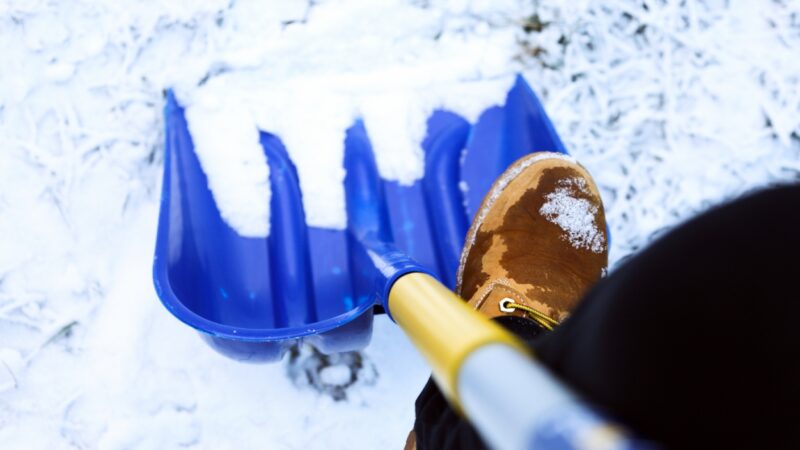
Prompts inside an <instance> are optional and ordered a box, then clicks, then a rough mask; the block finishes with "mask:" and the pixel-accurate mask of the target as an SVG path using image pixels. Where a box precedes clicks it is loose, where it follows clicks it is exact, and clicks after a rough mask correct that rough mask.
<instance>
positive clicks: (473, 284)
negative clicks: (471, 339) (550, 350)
mask: <svg viewBox="0 0 800 450" xmlns="http://www.w3.org/2000/svg"><path fill="white" fill-rule="evenodd" d="M607 243H608V237H607V235H606V223H605V213H604V211H603V204H602V200H601V199H600V194H599V192H598V190H597V186H596V185H595V183H594V181H593V180H592V177H591V175H589V172H587V171H586V169H584V168H583V167H582V166H580V165H579V164H577V163H576V162H575V161H574V160H573V159H572V158H571V157H569V156H565V155H562V154H558V153H545V152H541V153H534V154H531V155H528V156H526V157H524V158H522V159H520V160H518V161H517V162H516V163H514V164H513V165H512V166H511V167H509V168H508V169H507V170H506V172H505V173H503V174H502V175H501V176H500V178H498V180H497V181H495V183H494V185H493V186H492V188H491V189H490V191H489V193H488V194H487V195H486V197H485V198H484V200H483V203H482V204H481V207H480V209H479V210H478V213H477V215H476V217H475V220H474V221H473V223H472V226H471V227H470V229H469V231H468V232H467V239H466V243H465V245H464V250H463V252H462V254H461V264H460V266H459V270H458V286H457V288H456V293H458V294H459V295H460V296H461V297H462V298H465V299H468V301H469V303H470V304H471V305H473V306H474V307H475V309H477V310H479V311H481V312H482V313H484V314H486V315H487V316H489V317H496V316H500V315H516V316H523V317H528V318H531V319H533V320H535V321H536V322H537V323H539V325H541V326H543V327H544V328H546V329H552V327H553V326H554V325H556V324H557V323H558V322H560V321H562V320H564V319H565V318H566V317H567V316H568V315H569V313H570V311H572V309H573V308H574V307H575V305H576V304H577V302H578V301H579V300H580V299H581V297H582V296H583V294H584V293H585V292H586V290H587V289H588V288H589V287H590V286H592V285H593V284H594V283H595V282H596V281H597V280H599V279H600V277H601V276H602V274H603V272H604V271H605V268H606V265H607V264H608V245H607Z"/></svg>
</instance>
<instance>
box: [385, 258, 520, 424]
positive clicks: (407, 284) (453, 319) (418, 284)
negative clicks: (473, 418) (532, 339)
mask: <svg viewBox="0 0 800 450" xmlns="http://www.w3.org/2000/svg"><path fill="white" fill-rule="evenodd" d="M388 306H389V310H390V312H391V315H392V318H393V319H394V320H395V322H397V324H398V325H400V327H401V328H402V329H403V331H405V333H406V334H407V335H408V337H409V338H410V339H411V342H412V343H413V344H414V346H415V347H416V348H417V349H418V350H419V351H420V353H422V355H423V357H424V358H425V359H426V360H427V361H428V363H429V364H430V365H431V369H432V372H433V378H434V379H435V380H436V383H437V384H438V385H439V388H440V389H441V390H442V391H443V393H444V395H445V397H447V399H448V400H449V401H450V402H451V403H452V404H454V405H455V406H456V408H459V407H460V401H459V398H460V397H459V392H458V373H459V369H460V368H461V365H462V364H463V362H464V360H465V359H466V358H467V356H468V355H470V354H471V353H472V352H473V351H475V350H477V349H478V348H480V347H482V346H484V345H488V344H501V345H506V346H508V347H511V348H513V349H515V350H517V351H519V352H520V353H521V354H523V355H527V354H528V350H527V349H526V348H525V346H524V345H523V344H522V343H520V342H519V340H518V339H517V338H516V337H515V336H513V335H512V334H511V333H509V332H508V331H506V330H505V329H503V328H502V327H501V326H499V325H497V324H496V323H494V322H492V321H489V320H486V318H485V317H484V316H482V315H481V314H480V313H478V312H477V311H475V310H473V309H472V308H469V307H468V306H466V303H465V302H464V300H462V299H461V298H459V297H458V296H457V295H456V294H454V293H453V292H452V291H451V290H449V289H447V288H446V287H445V286H443V285H442V284H441V283H440V282H439V281H437V280H436V279H435V278H433V277H432V276H430V275H428V274H425V273H409V274H406V275H403V276H402V277H400V278H398V279H397V280H396V281H395V282H394V284H393V285H392V287H391V290H390V291H389V301H388Z"/></svg>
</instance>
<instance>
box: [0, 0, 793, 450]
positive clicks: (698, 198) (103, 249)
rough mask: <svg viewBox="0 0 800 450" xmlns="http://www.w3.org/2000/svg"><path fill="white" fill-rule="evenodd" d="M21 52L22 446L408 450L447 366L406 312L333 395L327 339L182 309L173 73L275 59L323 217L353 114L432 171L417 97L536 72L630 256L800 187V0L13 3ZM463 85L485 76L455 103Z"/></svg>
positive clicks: (194, 91)
mask: <svg viewBox="0 0 800 450" xmlns="http://www.w3.org/2000/svg"><path fill="white" fill-rule="evenodd" d="M0 48H1V49H2V53H1V54H2V59H3V65H2V68H0V447H2V448H4V449H5V448H9V449H60V448H104V449H129V448H130V449H165V448H167V449H168V448H182V447H191V448H232V447H237V448H240V449H250V448H252V449H256V448H258V449H261V448H270V449H272V448H274V449H317V448H319V449H340V448H342V449H344V448H364V449H374V448H399V447H400V446H401V445H402V443H403V441H404V439H405V433H406V432H407V431H408V429H409V428H410V426H411V422H412V418H413V401H414V398H415V395H416V392H417V391H418V390H419V388H420V387H421V386H422V384H423V383H424V381H425V379H426V377H427V369H426V368H425V366H424V364H423V362H422V361H421V360H420V359H419V357H418V356H417V355H416V354H415V353H414V351H413V349H412V348H411V347H410V345H409V344H408V343H407V342H406V341H405V339H404V338H403V336H402V334H401V332H400V331H399V330H398V328H397V327H395V326H393V325H392V324H391V323H389V322H388V321H387V320H385V318H379V319H377V320H376V325H375V332H374V337H373V342H372V344H371V345H370V347H369V348H367V349H366V350H365V351H364V352H363V356H362V355H345V356H343V357H342V358H341V359H342V360H343V362H344V363H347V364H350V365H351V366H362V367H361V369H360V371H361V372H360V381H359V382H357V383H356V384H355V385H353V386H351V387H349V388H348V389H346V390H345V391H343V392H342V391H337V390H328V391H326V392H324V393H320V392H318V391H317V390H315V389H313V388H311V387H309V386H307V385H304V384H303V383H301V382H300V383H296V382H295V381H293V380H303V379H304V377H303V376H298V375H297V373H298V372H302V371H303V370H305V369H306V368H309V367H310V368H311V370H313V368H314V365H315V364H318V360H317V359H314V357H313V356H310V355H308V354H307V353H308V349H305V350H303V353H302V354H300V355H297V356H296V358H295V360H294V362H292V363H289V362H288V361H284V362H282V363H279V364H273V365H244V364H240V363H236V362H233V361H230V360H228V359H225V358H223V357H221V356H219V355H217V354H216V353H214V352H213V351H212V350H210V349H209V348H207V347H206V346H205V344H203V342H202V341H201V340H200V339H199V338H198V337H197V335H196V333H195V332H194V331H192V330H190V329H188V327H186V326H184V325H183V324H181V323H180V322H178V321H177V320H175V319H174V318H173V317H172V316H170V315H169V313H168V312H167V311H166V310H165V309H164V308H163V307H162V306H161V304H160V303H159V301H158V299H157V297H156V295H155V292H154V290H153V288H152V281H151V276H150V271H151V258H152V253H153V247H154V238H155V225H156V219H157V207H158V197H159V192H160V191H159V183H160V176H161V162H162V160H163V148H162V144H161V140H162V132H161V118H160V112H161V107H162V105H163V98H162V91H163V90H164V89H165V88H167V87H174V88H176V90H177V92H178V94H179V96H180V97H182V98H183V99H185V100H186V101H187V102H190V101H192V100H193V99H197V98H200V97H202V96H203V95H204V94H202V91H204V90H205V89H206V88H207V87H213V86H223V87H227V88H230V89H231V91H232V92H235V91H237V89H239V93H238V94H236V95H239V96H240V97H239V100H241V95H242V94H241V92H242V91H241V86H242V83H243V82H242V81H241V80H246V79H252V78H253V77H252V76H249V75H247V74H248V73H253V72H255V73H258V78H259V79H261V80H263V81H264V82H263V85H262V86H260V87H259V89H260V88H263V89H267V90H268V89H273V91H272V97H271V99H272V101H273V103H274V104H273V105H272V106H271V107H270V108H272V109H269V108H268V109H267V110H262V111H260V112H258V111H257V112H253V111H250V110H248V111H247V112H242V110H241V109H236V108H237V105H238V104H237V103H234V105H233V108H234V109H236V111H237V114H239V116H240V117H241V115H242V114H252V115H258V117H251V119H252V120H253V123H258V124H261V125H264V124H265V123H266V124H269V123H272V122H273V121H274V122H275V124H274V127H272V128H273V129H272V131H277V132H279V133H282V134H284V135H285V138H286V140H287V141H289V142H290V143H293V144H290V147H291V148H293V149H295V150H294V153H293V154H292V157H293V158H294V159H295V160H296V161H298V167H299V168H300V171H301V174H300V175H301V178H303V177H304V175H303V173H302V172H303V170H304V169H303V168H302V167H306V166H304V164H306V165H307V167H311V169H308V170H310V171H311V172H309V173H313V174H315V175H319V176H321V177H323V178H322V179H321V181H320V183H322V184H320V185H317V184H315V183H314V182H313V178H314V177H308V176H305V178H307V180H303V181H302V183H303V189H304V192H305V191H307V192H310V193H311V194H309V195H311V196H312V197H313V196H314V195H317V196H318V197H317V199H318V200H317V201H318V203H317V205H318V206H314V205H308V204H307V205H306V206H307V207H310V208H311V209H312V211H311V213H310V217H309V220H314V221H316V223H319V224H325V223H327V224H329V225H331V226H336V225H337V223H338V222H337V221H341V217H337V216H336V214H339V210H337V209H336V207H334V208H333V209H332V210H326V209H325V208H326V207H328V206H329V205H330V204H331V202H333V203H334V204H335V201H336V198H337V197H336V195H338V194H337V192H336V191H335V190H329V189H323V188H322V187H321V186H325V184H324V183H327V182H335V181H336V180H338V179H341V176H342V175H343V174H342V172H341V165H340V164H339V160H338V159H337V158H340V152H339V150H338V147H337V146H338V145H340V139H339V138H340V131H341V130H340V128H341V126H342V123H345V124H349V123H347V122H349V120H350V119H351V118H352V115H354V114H359V115H363V116H364V117H365V119H366V121H367V125H368V126H369V127H370V129H371V130H373V131H375V130H377V131H375V132H374V133H373V132H372V131H371V134H375V136H374V138H375V139H376V141H378V142H382V143H384V144H378V145H383V146H384V147H385V151H384V152H383V153H382V156H381V157H380V159H381V160H380V161H379V165H380V166H381V167H380V170H381V173H382V174H383V175H384V176H387V177H390V178H395V179H400V180H402V179H406V178H407V177H411V178H412V179H413V177H414V176H415V173H418V171H419V167H417V166H415V164H416V161H417V160H416V159H415V158H416V156H415V155H417V153H415V152H417V149H416V147H415V145H414V142H415V141H414V139H417V140H418V139H419V138H420V136H419V123H420V122H419V120H420V117H424V114H425V112H426V111H427V110H429V109H430V108H431V104H422V103H415V101H414V98H416V97H414V96H413V95H412V96H409V93H412V94H416V95H423V94H426V93H427V94H429V95H439V96H440V97H437V98H438V100H437V102H438V103H437V104H443V103H448V102H451V103H452V102H455V101H456V100H453V98H455V99H458V98H459V97H461V98H463V99H464V104H461V105H455V106H454V107H459V108H461V109H462V110H464V111H467V112H469V110H470V109H474V108H475V107H477V106H476V105H479V104H483V103H486V102H489V103H490V102H491V101H493V99H494V98H495V95H496V94H495V92H496V87H492V86H496V84H497V83H498V82H501V81H498V80H503V79H504V78H507V77H509V76H510V75H512V74H514V73H516V72H522V73H524V74H525V76H526V78H527V79H528V81H529V82H530V84H531V85H532V86H533V87H534V89H536V90H537V91H538V93H539V94H540V96H541V97H542V98H543V100H544V101H545V104H546V106H547V109H548V111H549V113H550V115H551V117H552V118H553V120H554V122H555V124H556V127H557V128H558V129H559V131H560V133H561V135H562V137H563V139H564V141H565V143H566V145H567V147H568V148H569V149H570V151H571V152H572V153H573V154H574V155H575V156H576V157H577V158H578V159H579V160H580V161H581V162H582V163H583V164H584V165H586V166H587V167H588V168H589V169H590V170H591V171H592V173H593V174H594V175H595V177H596V179H597V181H598V184H599V185H600V187H601V189H602V192H603V195H604V200H605V202H606V208H607V211H608V217H609V221H610V223H611V228H612V235H613V248H612V259H613V260H614V261H619V260H621V259H623V258H624V257H625V256H626V255H629V254H631V253H632V252H635V251H636V250H637V249H639V248H641V247H642V246H643V245H646V243H647V242H649V241H650V240H652V239H653V237H654V236H657V235H658V234H659V233H661V232H663V230H665V229H668V228H669V227H671V226H673V225H674V224H676V223H678V222H680V221H681V220H683V219H685V218H687V217H689V216H691V215H692V214H694V213H696V212H697V211H699V210H702V209H704V208H706V207H708V206H709V205H711V204H714V203H718V202H720V201H722V200H724V199H726V198H730V197H732V196H736V195H738V194H740V193H742V192H744V191H746V190H749V189H752V188H755V187H758V186H763V185H767V184H772V183H779V182H787V181H797V180H798V179H800V2H798V1H795V0H771V1H767V0H764V1H758V2H756V1H750V0H738V1H736V0H730V1H725V0H630V1H627V0H615V1H609V0H575V1H569V2H559V1H556V0H539V1H536V0H528V1H516V0H504V1H497V0H495V1H491V0H482V1H479V0H473V1H469V0H450V1H446V0H442V1H436V0H429V1H426V0H383V1H381V2H376V1H370V0H361V1H357V0H325V1H322V0H317V1H314V0H309V1H295V0H271V1H263V0H262V1H257V0H251V1H242V0H240V1H231V0H202V1H199V0H198V1H193V2H156V1H147V2H142V1H133V0H124V1H122V0H120V1H115V2H108V1H101V0H94V1H88V0H87V1H82V2H69V3H67V2H60V3H59V2H48V1H38V0H33V1H22V0H20V1H18V2H8V1H0ZM237 80H238V81H237ZM493 83H494V84H493ZM226 84H227V86H226ZM462 84H463V85H470V86H474V89H473V90H469V89H465V90H463V91H462V92H461V94H460V95H457V96H453V97H452V98H451V97H448V96H447V95H445V94H442V93H443V92H445V91H446V90H447V89H448V88H450V87H452V86H459V85H462ZM248 87H249V88H252V89H255V88H256V87H258V86H248ZM278 88H280V89H278ZM305 88H307V89H305ZM217 89H222V88H221V87H218V88H217ZM277 91H280V92H277ZM218 92H219V91H218ZM223 92H224V90H223ZM470 92H474V95H470ZM431 93H433V94H431ZM427 94H426V95H427ZM236 95H233V97H234V98H236ZM478 97H479V98H478ZM476 98H477V100H476ZM375 99H377V100H375ZM448 99H449V100H448ZM206 101H207V100H206ZM451 103H448V104H451ZM385 104H391V105H394V106H395V108H392V109H390V110H388V111H387V110H385V109H381V108H380V107H378V106H376V105H385ZM398 110H399V111H402V114H397V111H398ZM345 118H346V119H347V120H344V119H345ZM302 122H305V124H306V126H308V127H312V128H313V129H314V130H317V131H318V132H317V133H316V134H313V135H312V134H310V133H306V134H303V133H300V132H297V131H296V130H297V129H298V128H297V127H299V125H298V124H299V123H302ZM201 128H202V127H201ZM301 129H302V128H301ZM212 158H213V157H212ZM315 163H319V165H323V166H324V167H328V168H329V169H330V171H329V172H328V171H324V170H321V169H320V168H319V167H316V168H315V166H314V165H315ZM256 175H258V174H256ZM256 178H257V176H256ZM315 193H316V194H315ZM326 196H332V197H326ZM331 199H333V200H331ZM261 214H264V212H263V211H262V212H261ZM248 223H250V222H248ZM256 224H258V222H256ZM262 224H263V222H262ZM262 231H264V230H263V228H262V229H258V228H257V227H256V228H255V232H256V234H257V233H258V232H262ZM287 359H288V358H287ZM315 361H316V362H315ZM341 372H342V367H341V366H338V365H333V366H331V367H329V368H327V369H325V370H324V371H323V372H322V373H321V374H320V379H321V380H323V381H326V382H328V383H329V384H336V382H337V380H339V379H341V378H342V373H341ZM342 397H344V399H340V398H342ZM334 398H337V399H340V400H334Z"/></svg>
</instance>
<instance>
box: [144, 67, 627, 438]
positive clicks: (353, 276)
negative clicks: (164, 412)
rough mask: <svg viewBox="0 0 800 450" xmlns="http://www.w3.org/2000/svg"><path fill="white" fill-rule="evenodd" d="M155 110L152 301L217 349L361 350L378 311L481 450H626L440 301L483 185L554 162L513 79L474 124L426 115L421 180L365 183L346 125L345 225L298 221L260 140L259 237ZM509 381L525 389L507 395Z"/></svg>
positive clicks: (448, 115) (285, 167)
mask: <svg viewBox="0 0 800 450" xmlns="http://www.w3.org/2000/svg"><path fill="white" fill-rule="evenodd" d="M164 115H165V129H166V132H165V134H166V145H165V158H164V182H163V192H162V199H161V211H160V218H159V225H158V238H157V242H156V252H155V263H154V279H155V286H156V291H157V292H158V295H159V297H160V298H161V301H162V303H163V304H164V306H166V307H167V309H169V311H170V312H171V313H172V314H173V315H175V317H177V318H178V319H179V320H181V321H182V322H184V323H186V324H187V325H189V326H191V327H193V328H195V329H197V330H198V331H200V335H201V336H202V337H203V338H204V339H205V340H206V342H208V343H209V344H210V345H211V346H212V347H213V348H215V349H216V350H217V351H219V352H221V353H223V354H224V355H226V356H229V357H231V358H234V359H237V360H243V361H250V362H270V361H277V360H279V359H280V358H281V356H282V355H283V353H284V352H285V351H286V350H287V349H288V348H290V347H291V346H293V345H295V344H297V343H298V342H300V341H305V342H307V343H309V344H311V345H313V346H315V347H316V348H317V349H319V350H320V351H322V352H323V353H332V352H343V351H351V350H358V349H362V348H364V347H365V346H367V344H368V343H369V340H370V337H371V333H372V321H373V314H374V312H375V311H378V312H383V311H385V312H386V313H388V314H389V315H390V317H392V319H393V320H395V322H397V323H398V324H399V325H400V326H401V328H403V330H404V331H405V332H406V333H407V334H408V335H409V337H410V339H411V341H412V342H413V343H414V344H415V345H416V347H417V348H418V349H419V350H420V352H421V353H422V354H423V355H424V356H425V357H426V358H427V359H428V361H429V363H430V364H431V366H432V368H433V375H434V378H435V379H436V380H437V382H438V384H439V385H440V387H441V388H442V390H443V392H444V393H445V395H446V396H447V397H448V399H449V400H450V401H451V403H452V404H453V405H454V406H455V407H456V408H458V409H459V410H460V411H462V412H463V413H464V414H465V415H466V416H467V417H469V418H470V419H471V420H472V421H473V423H475V425H476V426H477V428H478V430H479V431H480V432H481V434H482V435H483V436H484V437H485V438H486V440H487V442H489V443H490V444H491V445H493V446H495V447H497V448H534V447H535V448H554V449H555V448H588V447H586V446H587V445H595V446H594V447H591V448H633V446H634V445H639V444H638V443H635V442H633V441H631V440H629V438H628V437H627V436H626V435H625V434H624V433H623V432H621V431H620V429H619V428H617V427H614V426H612V425H610V424H609V422H607V421H606V420H604V419H602V418H601V416H599V415H597V414H595V413H594V412H593V411H591V410H590V409H588V408H586V407H585V406H584V405H583V404H582V403H581V402H580V400H579V399H578V397H576V396H575V395H573V394H572V393H571V392H570V391H569V390H568V389H567V388H566V387H564V386H563V384H561V383H560V382H559V381H557V380H556V379H554V378H553V377H552V376H550V375H549V374H548V372H546V371H545V370H544V369H542V368H541V367H540V366H539V365H538V364H536V363H535V362H533V360H532V359H531V358H530V355H529V351H528V350H527V349H526V348H525V347H524V346H523V345H522V344H520V343H519V341H518V340H517V339H516V338H515V337H513V336H512V335H510V334H509V333H507V332H506V331H504V330H503V329H502V328H500V327H499V326H497V325H495V324H494V323H492V322H490V321H488V320H486V319H485V318H483V317H482V316H480V315H479V314H478V313H476V312H474V311H472V310H471V309H469V308H468V307H466V306H465V304H464V302H463V301H462V300H460V299H458V297H456V296H455V294H453V292H452V289H453V288H454V285H455V279H454V278H455V273H456V270H457V266H458V261H459V258H460V254H461V248H462V246H463V244H464V238H465V236H466V232H467V228H468V225H469V222H470V220H471V218H472V217H473V216H474V215H475V213H476V211H477V209H478V207H479V205H480V203H481V200H482V199H483V196H484V195H485V194H486V192H487V191H488V189H489V187H490V186H491V184H492V182H493V181H494V180H495V178H497V177H498V176H499V175H500V174H501V173H502V172H503V171H504V170H505V168H506V167H508V166H509V165H510V164H511V163H513V162H514V161H515V160H517V159H519V158H520V157H522V156H524V155H525V154H527V153H530V152H532V151H542V150H547V151H555V152H559V153H566V150H565V149H564V146H563V144H562V143H561V140H560V139H559V137H558V135H557V133H556V132H555V130H554V128H553V126H552V124H551V122H550V120H549V119H548V117H547V115H546V114H545V112H544V109H543V108H542V106H541V104H540V103H539V101H538V99H537V98H536V96H535V94H534V93H533V91H532V90H531V89H530V87H529V86H528V85H527V84H526V83H525V81H524V79H523V78H522V77H518V78H517V80H516V82H515V84H514V86H513V88H512V89H511V90H510V91H509V93H508V96H507V99H506V103H505V105H503V106H501V107H493V108H489V109H487V110H486V111H484V112H483V114H482V115H481V116H480V118H479V120H478V121H477V123H475V124H474V125H471V124H470V123H468V122H467V121H466V120H465V119H463V118H462V117H460V116H458V115H456V114H454V113H452V112H448V111H436V112H435V113H434V114H433V115H432V116H431V117H430V118H429V120H428V123H427V136H426V138H425V140H424V142H423V144H422V146H423V149H424V152H425V174H424V177H423V178H422V179H421V180H419V181H418V182H416V183H415V184H413V185H411V186H403V185H400V184H398V183H396V182H392V181H387V180H384V179H382V178H380V176H379V175H378V172H377V169H376V165H375V161H374V155H373V152H372V146H371V143H370V140H369V136H368V130H367V129H365V127H364V125H363V123H362V122H360V121H357V122H356V123H355V124H353V125H352V127H351V128H350V129H348V130H347V133H346V138H345V142H344V144H345V156H344V167H345V169H346V173H347V174H346V178H345V196H346V203H347V220H348V225H347V229H345V230H331V229H323V228H315V227H310V226H308V225H306V222H305V214H304V211H303V206H302V199H301V195H302V194H301V191H300V188H299V183H298V178H297V172H296V170H295V168H294V165H293V164H292V161H291V160H290V159H289V156H288V153H287V151H286V148H285V147H284V145H283V143H282V142H281V141H280V139H279V138H278V137H277V136H275V135H272V134H269V133H267V132H262V133H261V136H260V139H261V144H262V146H263V148H264V152H265V154H266V157H267V161H268V164H269V168H270V182H271V187H272V199H271V205H270V207H271V211H272V214H271V224H270V234H269V237H267V238H252V237H242V236H240V235H239V234H237V233H236V231H234V230H233V229H232V228H230V226H228V225H227V224H226V223H225V222H224V221H223V219H222V217H221V216H220V213H219V210H218V209H217V206H216V204H215V202H214V199H213V198H212V195H211V192H210V191H209V188H208V183H207V179H206V176H205V174H204V172H203V170H202V169H201V167H200V164H199V161H198V159H197V156H196V155H195V153H194V145H193V143H192V137H191V136H190V134H189V131H188V128H187V124H186V119H185V117H184V111H183V109H182V107H181V106H180V105H179V104H178V103H177V101H176V99H175V98H174V96H173V95H172V94H171V93H168V95H167V102H166V107H165V110H164ZM463 186H466V188H467V189H466V190H463V189H462V187H463ZM509 379H524V380H526V382H525V383H515V388H514V389H513V390H512V389H511V387H510V386H509V383H507V381H508V380H509ZM520 385H522V386H524V388H523V389H520ZM598 444H602V445H601V446H600V447H597V446H596V445H598Z"/></svg>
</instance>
